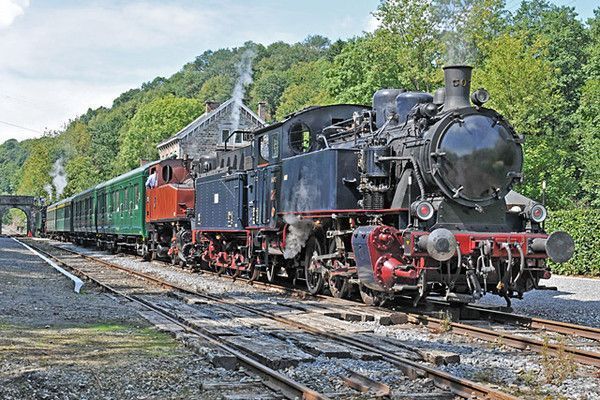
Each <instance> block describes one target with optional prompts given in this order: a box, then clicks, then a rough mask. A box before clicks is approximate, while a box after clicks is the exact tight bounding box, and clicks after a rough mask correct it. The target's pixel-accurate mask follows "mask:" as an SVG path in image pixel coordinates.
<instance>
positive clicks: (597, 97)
mask: <svg viewBox="0 0 600 400" xmlns="http://www.w3.org/2000/svg"><path fill="white" fill-rule="evenodd" d="M588 23H589V26H590V39H591V40H590V44H589V46H588V47H587V49H586V53H587V56H588V59H589V61H588V64H587V65H586V67H585V69H584V72H585V74H586V76H587V77H588V79H587V81H586V83H585V84H584V85H583V88H582V90H581V97H580V104H579V110H578V111H577V122H578V126H577V130H576V133H577V137H578V138H579V141H580V143H581V151H580V152H578V153H577V154H578V155H579V158H578V160H579V163H580V165H581V170H582V173H581V175H582V180H581V186H582V189H583V191H584V196H585V200H587V201H588V202H589V203H590V204H592V205H593V206H594V207H600V185H599V184H598V182H600V8H598V9H596V11H595V17H594V18H592V19H590V20H589V21H588Z"/></svg>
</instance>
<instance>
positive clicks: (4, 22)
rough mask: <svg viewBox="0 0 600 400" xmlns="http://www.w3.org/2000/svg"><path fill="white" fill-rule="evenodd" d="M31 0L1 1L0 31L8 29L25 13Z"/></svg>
mask: <svg viewBox="0 0 600 400" xmlns="http://www.w3.org/2000/svg"><path fill="white" fill-rule="evenodd" d="M27 7H29V0H0V29H2V28H8V27H9V26H10V25H12V23H13V22H14V20H15V19H16V18H17V17H18V16H20V15H23V14H24V13H25V9H26V8H27Z"/></svg>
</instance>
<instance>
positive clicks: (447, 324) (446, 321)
mask: <svg viewBox="0 0 600 400" xmlns="http://www.w3.org/2000/svg"><path fill="white" fill-rule="evenodd" d="M451 330H452V317H451V315H450V313H449V312H447V311H446V312H445V313H444V315H443V317H442V318H441V319H440V326H439V327H438V331H439V332H440V333H442V332H449V331H451Z"/></svg>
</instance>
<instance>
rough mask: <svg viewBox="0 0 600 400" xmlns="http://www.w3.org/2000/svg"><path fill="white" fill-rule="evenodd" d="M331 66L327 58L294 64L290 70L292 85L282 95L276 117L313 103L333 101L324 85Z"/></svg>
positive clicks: (281, 116) (280, 117)
mask: <svg viewBox="0 0 600 400" xmlns="http://www.w3.org/2000/svg"><path fill="white" fill-rule="evenodd" d="M330 67H331V63H329V62H328V61H327V60H325V59H320V60H317V61H312V62H300V63H297V64H294V65H293V66H292V67H291V68H290V70H289V71H288V81H289V82H290V85H289V86H288V87H287V88H286V89H285V90H284V92H283V94H282V95H281V101H280V103H279V106H278V107H277V113H276V117H277V119H282V118H283V117H284V116H285V115H287V114H289V113H292V112H294V111H297V110H300V109H302V108H305V107H308V106H311V105H326V104H331V103H332V102H333V98H332V97H331V96H330V95H329V93H328V92H327V90H326V89H325V87H324V81H325V73H326V71H327V70H328V69H329V68H330Z"/></svg>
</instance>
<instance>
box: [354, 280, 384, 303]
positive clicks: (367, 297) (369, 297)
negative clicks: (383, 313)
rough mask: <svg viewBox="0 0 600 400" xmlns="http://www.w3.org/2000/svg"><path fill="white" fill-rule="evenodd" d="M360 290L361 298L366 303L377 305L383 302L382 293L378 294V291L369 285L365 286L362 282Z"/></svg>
mask: <svg viewBox="0 0 600 400" xmlns="http://www.w3.org/2000/svg"><path fill="white" fill-rule="evenodd" d="M359 291H360V298H361V299H362V301H363V303H365V304H366V305H368V306H375V307H377V306H380V305H381V304H382V303H383V299H382V297H381V296H380V295H377V293H376V292H374V291H373V290H371V289H369V288H368V287H365V286H363V285H362V284H360V285H359Z"/></svg>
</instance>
